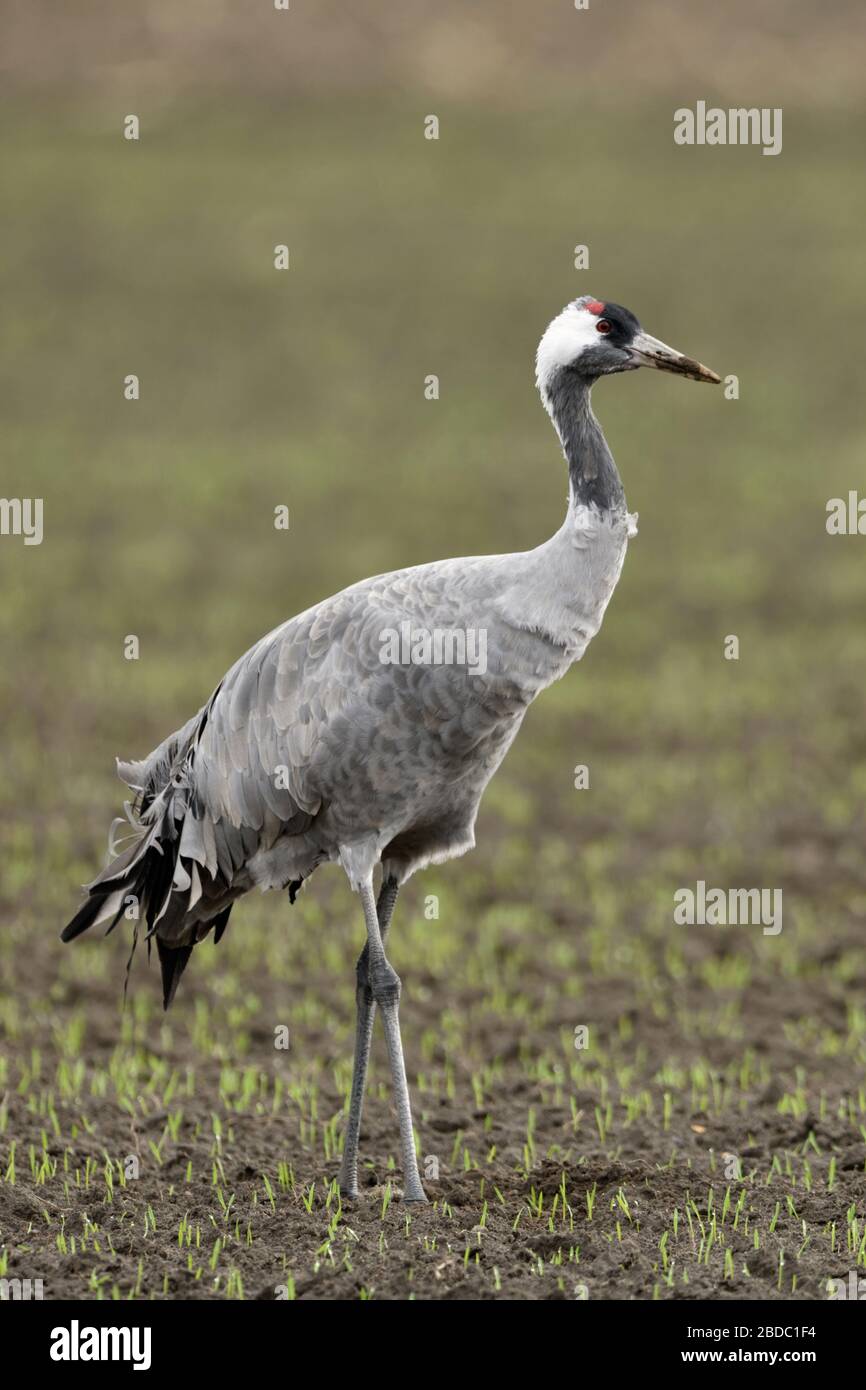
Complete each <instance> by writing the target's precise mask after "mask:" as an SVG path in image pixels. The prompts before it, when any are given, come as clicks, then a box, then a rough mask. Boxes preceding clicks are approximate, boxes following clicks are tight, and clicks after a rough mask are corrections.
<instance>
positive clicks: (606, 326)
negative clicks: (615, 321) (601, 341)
mask: <svg viewBox="0 0 866 1390" xmlns="http://www.w3.org/2000/svg"><path fill="white" fill-rule="evenodd" d="M612 327H613V325H612V324H610V323H608V321H607V319H599V321H598V323H597V324H596V325H595V331H596V333H609V332H610V330H611V328H612Z"/></svg>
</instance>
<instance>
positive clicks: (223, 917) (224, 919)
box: [213, 903, 234, 946]
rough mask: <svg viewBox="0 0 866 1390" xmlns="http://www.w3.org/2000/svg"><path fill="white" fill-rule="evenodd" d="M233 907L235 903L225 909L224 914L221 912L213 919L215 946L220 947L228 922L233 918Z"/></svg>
mask: <svg viewBox="0 0 866 1390" xmlns="http://www.w3.org/2000/svg"><path fill="white" fill-rule="evenodd" d="M233 906H234V904H233V903H229V905H228V907H224V908H223V910H222V912H220V913H219V914H218V915H217V916H216V917H214V919H213V943H214V945H215V946H218V945H219V942H220V940H221V938H222V934H223V932H224V931H225V929H226V927H227V925H228V920H229V917H230V916H231V910H232V907H233Z"/></svg>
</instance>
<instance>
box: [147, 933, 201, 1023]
mask: <svg viewBox="0 0 866 1390" xmlns="http://www.w3.org/2000/svg"><path fill="white" fill-rule="evenodd" d="M156 949H157V951H158V952H159V965H160V969H161V971H162V1007H163V1008H164V1009H167V1008H168V1006H169V1004H170V1003H171V1001H172V1000H173V999H174V996H175V994H176V993H177V987H178V984H179V983H180V977H181V975H182V974H183V972H184V970H185V969H186V963H187V961H188V960H189V958H190V956H191V955H192V947H191V946H166V945H165V944H164V943H163V942H162V941H160V939H159V937H157V938H156Z"/></svg>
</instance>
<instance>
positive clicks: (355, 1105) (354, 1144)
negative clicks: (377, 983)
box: [340, 878, 399, 1197]
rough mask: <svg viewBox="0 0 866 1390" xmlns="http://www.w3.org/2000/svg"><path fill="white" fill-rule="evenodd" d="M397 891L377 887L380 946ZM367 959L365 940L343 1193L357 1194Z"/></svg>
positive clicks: (372, 1010)
mask: <svg viewBox="0 0 866 1390" xmlns="http://www.w3.org/2000/svg"><path fill="white" fill-rule="evenodd" d="M398 891H399V885H398V883H397V880H396V879H394V878H388V879H385V880H384V881H383V883H382V887H381V889H380V890H379V900H378V902H377V903H376V918H377V921H378V923H379V934H380V937H381V940H382V945H383V947H384V944H385V938H386V936H387V935H388V927H389V926H390V924H391V914H392V912H393V911H394V903H395V902H396V901H397V893H398ZM369 959H370V946H369V942H365V943H364V949H363V951H362V952H361V954H360V956H359V957H358V963H357V965H356V967H355V977H356V980H357V984H356V987H355V1003H356V1006H357V1024H356V1028H355V1065H354V1069H353V1072H352V1094H351V1097H350V1100H349V1119H348V1123H347V1125H346V1137H345V1139H344V1141H343V1162H342V1164H341V1165H340V1191H341V1192H342V1193H344V1194H345V1195H346V1196H347V1197H357V1195H358V1139H359V1136H360V1133H361V1115H362V1113H363V1109H364V1091H365V1089H366V1085H367V1063H368V1062H369V1060H370V1045H371V1043H372V1041H373V1022H374V1019H375V1017H376V1001H375V999H374V998H373V990H372V987H371V984H370V970H369Z"/></svg>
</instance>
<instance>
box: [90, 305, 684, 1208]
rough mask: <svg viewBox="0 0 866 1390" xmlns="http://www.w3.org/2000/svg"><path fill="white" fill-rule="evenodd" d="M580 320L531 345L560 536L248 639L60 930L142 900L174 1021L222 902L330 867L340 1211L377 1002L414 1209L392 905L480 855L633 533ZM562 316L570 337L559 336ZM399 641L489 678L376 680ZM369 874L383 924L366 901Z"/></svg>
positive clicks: (344, 598) (151, 769) (453, 563)
mask: <svg viewBox="0 0 866 1390" xmlns="http://www.w3.org/2000/svg"><path fill="white" fill-rule="evenodd" d="M587 302H591V303H595V302H596V301H583V300H581V301H577V304H576V305H575V306H569V307H568V309H566V310H565V311H564V314H563V315H561V316H560V317H559V319H557V320H554V323H553V324H552V325H551V328H550V329H549V330H548V334H546V335H545V338H544V339H543V340H542V344H541V347H540V348H539V387H540V389H541V392H542V398H543V399H544V402H545V404H546V406H547V408H548V410H549V411H550V413H551V416H552V418H553V420H554V424H555V425H556V427H557V430H558V432H559V434H560V438H561V441H562V444H563V448H564V451H565V454H566V457H567V459H568V462H569V473H570V500H569V507H568V512H567V515H566V518H565V522H564V523H563V525H562V526H561V527H560V529H559V530H558V531H557V532H556V534H555V535H554V536H553V537H551V539H550V540H548V541H545V542H544V543H543V544H542V545H540V546H538V547H537V548H536V549H534V550H530V551H527V552H524V553H520V554H516V555H502V556H480V557H475V558H469V559H453V560H443V561H439V562H436V563H434V564H429V565H421V566H418V567H416V568H412V569H404V570H398V571H396V572H394V573H390V574H385V575H380V576H377V577H375V578H371V579H365V580H363V581H362V582H360V583H358V584H355V585H353V586H352V587H351V588H349V589H346V590H344V591H343V592H341V593H339V594H337V595H335V596H334V597H332V598H328V599H325V600H324V601H323V602H321V603H319V604H317V605H316V606H315V607H313V608H310V609H308V610H307V611H306V612H305V613H301V614H300V615H299V616H297V617H295V618H292V619H290V620H289V621H288V622H286V623H284V624H283V625H282V626H281V627H279V628H276V629H275V630H274V631H273V632H271V633H269V634H268V635H267V636H266V637H263V638H262V639H261V641H259V642H257V643H256V645H255V646H254V647H252V648H251V649H250V651H248V652H247V653H246V654H245V655H244V656H242V657H241V658H240V660H239V661H238V662H236V663H235V665H234V666H233V667H232V668H231V670H230V671H229V672H228V674H227V675H226V676H225V677H224V679H223V680H222V681H221V682H220V684H219V685H218V687H217V688H216V690H215V691H214V693H213V694H212V695H211V697H210V699H209V700H208V701H207V703H206V704H205V705H203V706H202V708H201V709H200V710H199V712H198V713H197V714H196V715H194V716H193V718H192V719H190V720H189V721H188V722H187V723H186V724H185V725H184V726H183V728H182V729H180V730H179V731H178V732H177V733H175V734H173V735H171V736H170V737H169V738H168V739H166V740H165V741H164V742H163V743H162V744H160V746H159V747H158V748H157V749H155V750H154V752H153V753H151V754H150V756H149V757H148V758H145V759H144V760H143V761H141V762H131V763H118V771H119V773H120V775H121V777H122V778H123V779H124V780H125V781H126V782H127V783H128V785H129V786H130V787H131V788H132V789H133V790H134V792H135V794H136V798H135V802H134V804H133V805H128V806H127V808H126V809H127V821H128V827H127V829H128V834H129V840H128V843H127V844H126V847H125V848H124V849H123V850H122V852H121V853H120V855H119V856H118V857H117V858H115V859H114V860H113V861H112V862H111V863H110V864H109V865H108V866H107V868H106V869H104V870H103V872H102V873H101V874H100V875H98V877H97V878H96V879H95V880H94V881H93V882H92V883H91V884H90V885H89V886H88V897H87V898H86V900H85V902H84V904H83V906H82V908H81V909H80V911H79V912H78V914H77V915H76V917H75V918H74V919H73V920H72V922H70V924H69V925H68V926H67V927H66V929H65V930H64V932H63V939H64V940H71V939H72V938H73V937H75V936H77V935H78V934H79V933H80V932H81V931H83V930H86V928H87V927H89V926H92V925H96V924H100V923H105V924H106V925H107V927H108V930H111V928H112V927H113V926H114V925H115V924H116V923H117V922H118V921H119V920H120V918H121V917H122V916H123V914H124V912H125V911H126V910H127V908H128V907H129V905H130V903H132V905H133V908H134V907H135V905H136V904H138V905H139V907H140V910H141V912H142V913H143V915H144V917H145V919H146V922H147V934H148V937H152V936H155V938H156V940H157V944H158V949H159V955H160V962H161V967H162V975H163V990H164V1002H165V1006H166V1007H168V1005H169V1003H170V1002H171V1000H172V998H173V997H174V992H175V990H176V988H177V984H178V981H179V979H180V976H181V974H182V972H183V970H184V968H185V966H186V964H187V961H188V959H189V956H190V953H191V951H192V949H193V947H194V946H195V944H196V943H197V942H199V941H201V940H202V938H203V937H204V936H206V935H207V934H208V932H209V931H211V930H213V931H214V937H215V939H216V940H218V939H219V937H220V936H221V935H222V932H223V931H224V930H225V927H226V923H227V920H228V916H229V913H230V911H231V908H232V904H233V903H234V901H235V900H236V899H237V898H238V897H240V896H241V895H242V894H244V893H246V892H248V891H249V890H250V889H252V888H253V887H258V888H261V889H268V888H288V889H289V891H290V895H291V897H292V898H294V895H295V893H296V892H297V890H298V888H299V887H300V885H301V883H303V882H304V881H306V880H307V879H308V878H309V877H310V875H311V874H312V873H313V872H314V870H315V869H316V868H317V867H318V866H319V865H320V864H322V863H325V862H327V861H336V860H339V861H340V862H341V863H342V865H343V868H344V870H345V872H346V874H347V875H348V877H349V880H350V883H351V885H352V887H353V888H354V889H355V890H356V891H358V892H359V893H360V894H361V898H362V904H363V906H364V912H365V920H366V925H367V932H368V947H367V948H366V949H365V953H364V955H363V956H362V959H361V961H360V962H359V967H358V1019H359V1023H358V1029H359V1031H358V1043H357V1048H356V1075H355V1082H354V1084H353V1095H352V1104H351V1107H350V1124H349V1135H350V1140H348V1141H347V1149H346V1154H345V1156H344V1165H343V1173H342V1179H343V1186H344V1190H346V1191H347V1192H349V1193H350V1195H351V1194H352V1193H353V1191H354V1190H356V1183H357V1136H358V1128H359V1125H360V1105H361V1099H362V1095H363V1084H364V1075H365V1070H366V1057H367V1053H368V1052H369V1037H370V1032H371V1030H372V1018H373V1013H374V1010H375V1005H376V1003H377V1002H378V1003H379V1004H380V1005H381V1007H382V1009H383V1013H384V1016H385V1027H386V1038H387V1041H388V1045H389V1055H390V1058H391V1065H392V1074H393V1077H394V1084H395V1090H396V1094H397V1102H398V1110H399V1112H400V1120H401V1137H402V1140H403V1159H404V1170H405V1175H406V1196H407V1198H409V1199H414V1200H423V1191H422V1189H421V1185H420V1181H419V1180H418V1174H417V1166H416V1165H415V1158H414V1144H413V1141H412V1131H411V1118H410V1115H409V1102H408V1091H407V1090H406V1086H405V1072H404V1069H403V1062H402V1050H401V1046H400V1040H399V1028H398V1025H397V1000H398V998H399V980H398V979H397V977H396V975H395V974H394V972H393V970H392V969H391V967H390V964H389V963H388V961H387V959H386V957H385V954H384V938H385V934H386V932H387V927H388V922H389V921H390V914H391V911H392V909H393V905H394V898H395V897H396V893H397V889H398V888H399V886H400V884H402V883H403V882H405V880H406V879H407V878H408V877H409V876H410V875H411V874H412V873H414V872H415V871H416V870H417V869H419V868H422V867H423V866H424V865H425V864H429V863H431V862H435V863H438V862H441V861H444V860H446V859H449V858H452V857H454V856H456V855H459V854H462V853H464V852H465V851H466V850H468V849H470V848H471V847H472V845H473V844H474V826H475V817H476V813H477V810H478V805H479V802H480V800H481V796H482V794H483V791H484V788H485V787H486V785H487V783H488V781H489V780H490V778H491V777H492V775H493V773H494V772H495V771H496V769H497V767H498V766H499V764H500V762H501V761H502V758H503V757H504V756H505V753H506V752H507V750H508V748H509V746H510V744H511V742H512V740H513V739H514V737H515V735H516V733H517V731H518V729H519V727H520V723H521V721H522V719H523V716H524V714H525V712H526V709H527V708H528V706H529V704H530V703H531V701H532V700H533V699H534V698H535V696H536V695H537V694H538V693H539V692H540V691H541V690H543V689H544V687H545V686H547V685H549V684H550V683H551V682H552V681H554V680H556V679H558V678H559V677H560V676H562V675H563V674H564V673H565V671H566V670H567V669H568V668H569V666H570V665H571V664H572V662H573V661H575V660H577V659H578V658H579V657H580V656H581V655H582V654H583V652H584V650H585V648H586V646H587V643H588V642H589V641H590V639H591V637H592V636H593V635H594V633H595V632H597V630H598V628H599V626H600V624H601V620H602V617H603V614H604V610H605V608H606V606H607V603H608V601H609V599H610V596H611V594H612V592H613V589H614V586H615V585H616V582H617V579H618V578H619V574H620V570H621V568H622V563H623V559H624V556H625V551H626V546H627V540H628V536H629V534H630V533H631V534H633V532H634V525H633V519H632V518H629V517H628V515H627V513H626V509H625V499H624V495H623V492H622V486H621V484H620V481H619V476H618V474H617V472H616V468H615V465H614V463H613V459H612V458H611V456H610V452H609V450H608V449H607V446H606V444H605V442H604V437H603V435H602V433H601V430H600V428H599V426H598V423H597V421H596V420H595V417H594V416H593V414H592V411H591V409H590V406H589V391H590V387H591V386H592V384H593V382H594V380H595V379H596V378H597V376H599V375H602V374H607V373H608V372H609V371H613V370H627V369H629V366H630V365H631V364H630V363H627V362H626V359H625V356H624V354H625V353H626V352H627V351H628V349H627V347H625V348H621V347H619V346H614V345H609V346H608V345H606V344H605V345H602V344H600V343H599V344H595V343H594V342H593V343H591V344H590V345H589V346H588V347H586V346H585V345H583V344H582V337H581V335H583V336H585V335H586V332H588V331H589V329H588V328H587V324H586V322H585V320H586V319H587V317H588V314H587V311H586V310H585V309H584V308H583V307H582V306H583V305H584V304H585V303H587ZM611 307H615V306H611ZM576 311H577V313H578V315H579V317H578V318H576V319H575V323H574V332H572V333H571V337H570V340H569V334H568V333H564V332H563V325H562V320H563V318H564V317H565V316H566V315H569V314H571V315H572V316H573V317H574V315H575V312H576ZM593 312H595V311H593ZM622 313H623V314H627V311H622ZM628 317H629V319H632V320H633V316H631V315H629V316H628ZM633 324H634V325H635V326H636V327H635V330H634V331H635V332H637V333H639V332H640V330H639V325H637V320H633ZM554 330H556V331H555V332H554ZM569 341H570V342H571V346H570V347H568V346H567V347H566V350H565V352H563V350H562V343H563V342H565V343H566V344H568V343H569ZM649 341H654V340H649ZM545 344H547V353H546V355H545ZM575 344H576V345H577V346H575ZM572 348H573V349H574V350H573V351H572ZM667 351H670V350H667ZM614 352H618V353H619V354H620V357H621V358H622V364H621V365H619V366H616V365H612V363H613V358H612V357H611V356H610V354H612V353H614ZM605 353H607V354H608V357H607V358H605V357H604V354H605ZM600 354H601V356H600ZM582 356H583V357H584V358H585V362H586V364H587V365H586V367H585V370H583V371H582V370H581V369H580V361H581V357H582ZM703 370H706V369H703ZM406 624H408V625H409V629H410V630H411V631H414V632H418V631H424V632H427V633H430V632H433V631H435V630H439V631H447V632H452V633H454V632H458V633H460V632H462V633H464V634H465V633H466V632H467V631H469V632H475V633H484V635H485V638H486V670H482V669H481V666H480V664H476V665H475V666H473V665H470V664H469V663H468V662H464V663H462V664H459V663H454V664H445V663H443V664H435V663H430V662H428V663H426V664H415V663H413V662H412V661H400V662H398V663H394V662H390V663H385V662H383V660H382V659H381V658H382V653H383V634H386V633H388V632H395V631H397V632H399V631H400V630H401V627H403V628H404V629H405V625H406ZM380 863H381V865H382V872H383V885H384V886H383V893H382V895H381V896H380V900H379V905H378V909H377V906H376V904H375V903H374V901H373V899H372V887H371V884H372V876H373V871H374V867H375V866H376V865H377V864H380Z"/></svg>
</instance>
